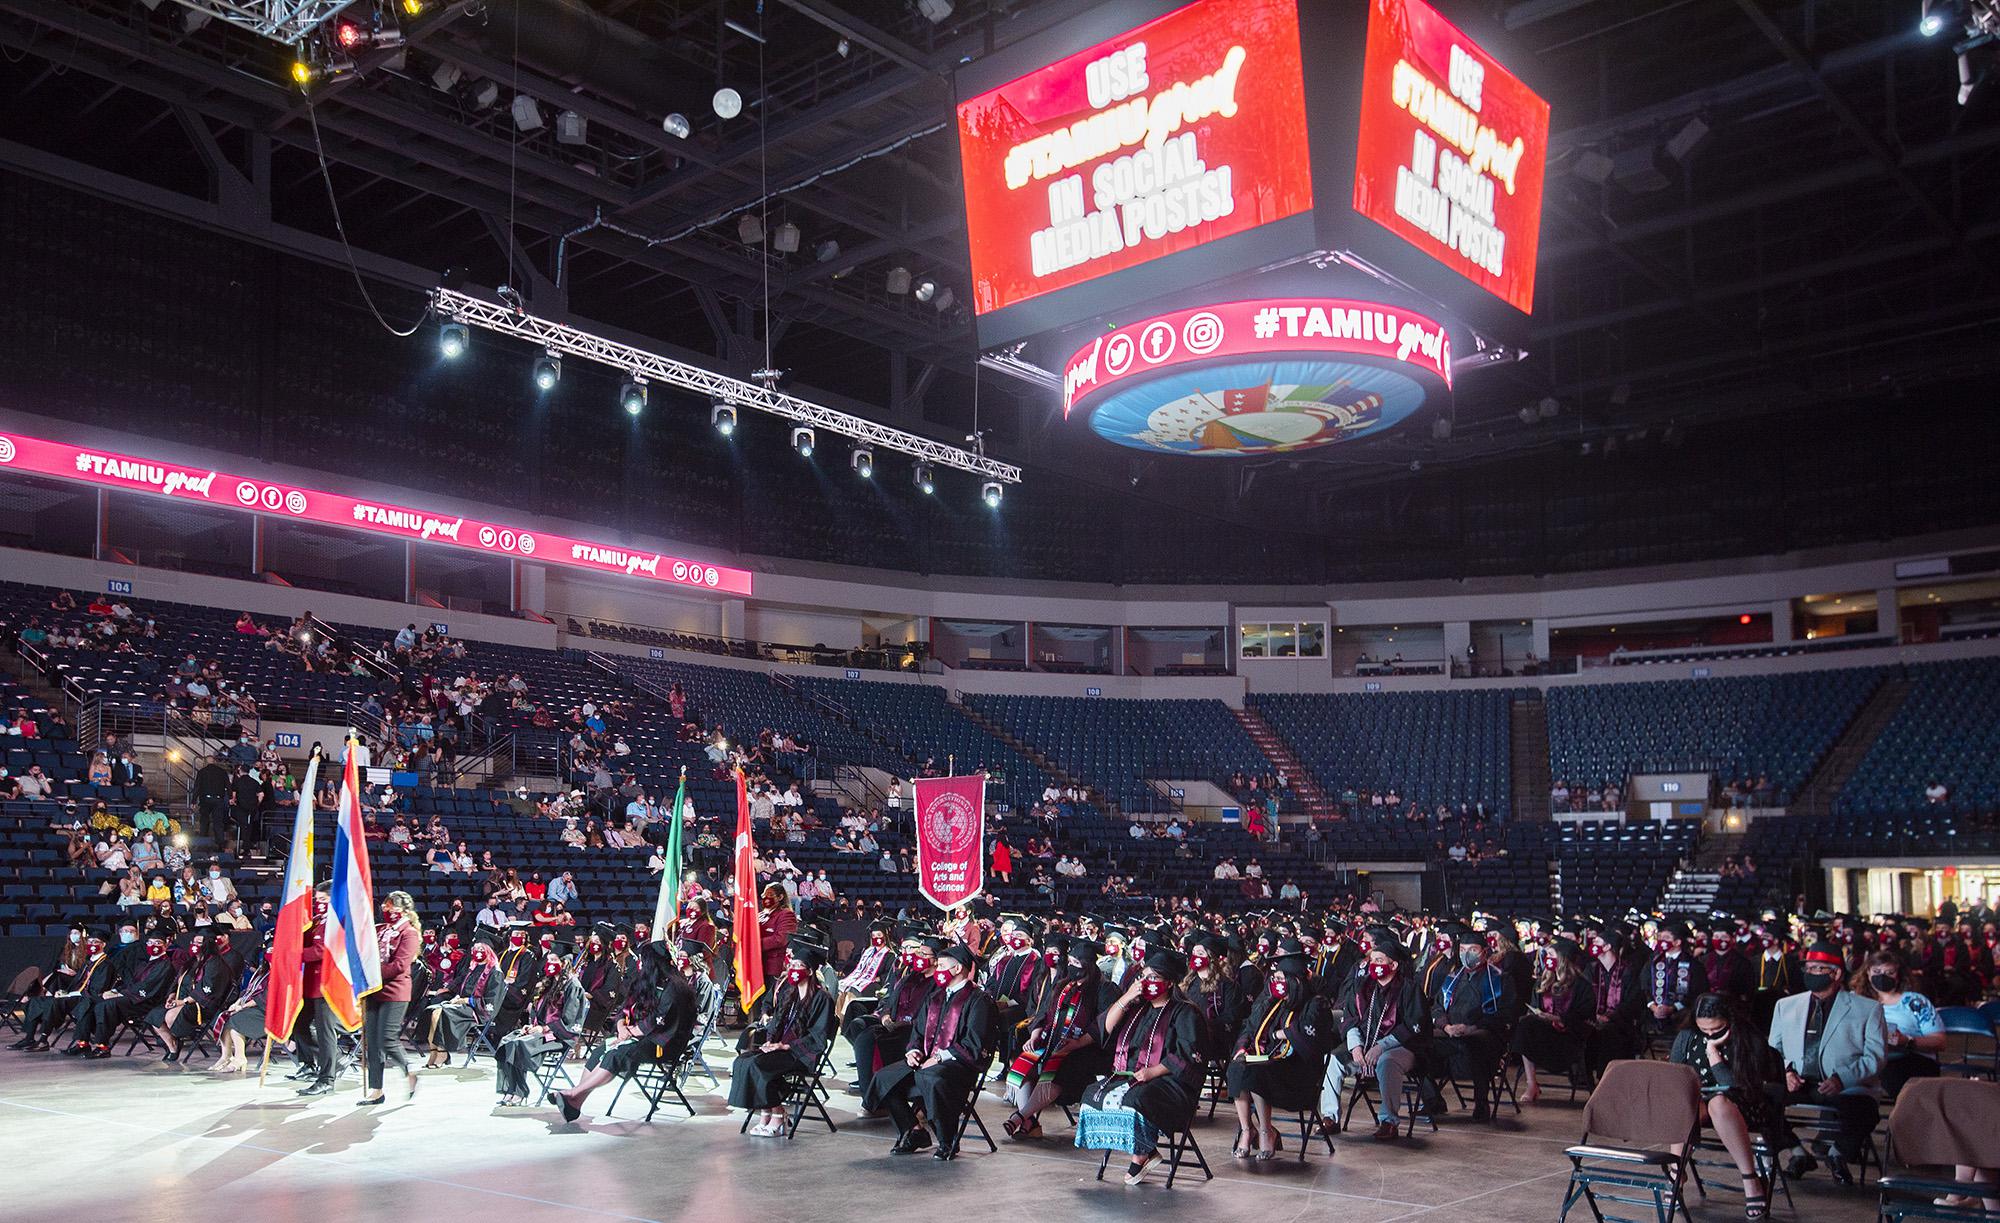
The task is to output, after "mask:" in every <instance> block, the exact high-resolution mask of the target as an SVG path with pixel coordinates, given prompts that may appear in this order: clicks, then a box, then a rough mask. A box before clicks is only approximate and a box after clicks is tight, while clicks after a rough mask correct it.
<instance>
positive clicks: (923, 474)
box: [910, 463, 937, 497]
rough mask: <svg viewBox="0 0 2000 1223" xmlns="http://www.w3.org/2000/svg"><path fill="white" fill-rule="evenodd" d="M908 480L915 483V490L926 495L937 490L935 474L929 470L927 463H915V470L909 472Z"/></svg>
mask: <svg viewBox="0 0 2000 1223" xmlns="http://www.w3.org/2000/svg"><path fill="white" fill-rule="evenodd" d="M910 482H911V483H912V484H915V485H916V486H917V491H918V492H920V493H922V494H923V495H924V496H926V497H928V496H930V495H931V494H932V493H934V492H936V491H937V476H936V475H935V474H934V473H933V472H932V471H931V465H930V464H929V463H919V464H917V470H916V471H915V472H914V473H912V474H911V476H910Z"/></svg>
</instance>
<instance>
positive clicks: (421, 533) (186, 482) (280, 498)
mask: <svg viewBox="0 0 2000 1223" xmlns="http://www.w3.org/2000/svg"><path fill="white" fill-rule="evenodd" d="M7 471H19V472H26V473H29V474H33V475H38V476H49V477H52V478H54V479H58V480H71V481H76V482H79V483H83V484H91V485H96V486H97V487H99V488H116V489H125V490H128V491H131V492H139V493H156V494H159V495H161V496H165V497H172V498H174V499H175V500H178V501H199V502H201V503H203V504H205V505H214V506H222V507H225V508H229V509H236V510H244V511H252V512H257V513H264V514H271V515H274V516H281V517H286V518H295V519H298V520H300V521H302V522H315V523H320V524H322V525H325V526H331V527H339V528H341V529H343V530H348V531H361V532H363V533H366V534H370V535H381V536H388V537H390V538H394V539H413V540H418V541H420V542H424V543H435V544H451V545H453V546H455V547H459V548H465V549H467V550H469V551H472V552H484V553H487V554H489V555H493V556H500V557H507V558H511V559H515V560H524V561H535V562H538V563H540V564H545V565H567V566H570V567H571V568H575V569H589V570H594V571H595V572H598V573H619V574H624V575H626V576H628V577H641V578H648V579H651V580H653V581H657V582H664V583H666V584H667V585H669V586H678V587H681V588H683V589H689V590H709V591H716V592H718V593H727V594H736V595H747V594H749V593H750V573H749V572H748V571H747V570H743V569H731V568H728V567H727V566H723V565H710V564H705V563H703V562H701V561H694V560H688V559H686V558H684V557H676V556H664V555H662V554H660V553H658V552H644V551H632V550H630V549H627V548H620V547H616V546H614V545H610V544H598V543H592V542H590V541H588V540H583V539H571V538H569V537H568V536H566V535H555V534H551V533H550V532H547V531H527V530H522V529H521V528H519V527H510V526H503V525H501V524H500V523H496V522H481V521H479V520H478V519H476V518H467V517H465V516H464V515H462V514H450V513H435V512H432V511H428V510H422V509H418V508H415V507H412V506H410V505H407V504H393V503H390V502H386V501H367V500H362V499H360V498H356V497H343V496H339V495H337V494H334V493H323V492H318V491H316V490H314V489H309V488H301V487H299V486H297V485H294V484H285V483H281V482H278V481H273V480H265V479H259V478H255V477H251V476H238V475H231V474H229V473H228V472H222V471H215V470H212V469H209V468H205V467H185V466H182V465H180V464H177V463H164V462H161V461H159V460H157V459H147V458H141V457H138V456H136V455H129V454H119V453H117V452H116V451H111V450H93V449H89V448H86V447H79V446H71V445H68V444H66V443H63V442H52V441H47V440H44V439H42V438H34V437H24V436H22V435H21V434H18V433H0V472H7Z"/></svg>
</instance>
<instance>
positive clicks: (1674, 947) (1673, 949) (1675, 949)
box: [1660, 943, 1681, 960]
mask: <svg viewBox="0 0 2000 1223" xmlns="http://www.w3.org/2000/svg"><path fill="white" fill-rule="evenodd" d="M1660 954H1661V955H1664V956H1666V957H1667V958H1668V959H1669V960H1678V959H1680V958H1681V947H1680V944H1679V943H1661V944H1660Z"/></svg>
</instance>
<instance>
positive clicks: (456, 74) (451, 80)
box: [431, 63, 465, 93]
mask: <svg viewBox="0 0 2000 1223" xmlns="http://www.w3.org/2000/svg"><path fill="white" fill-rule="evenodd" d="M464 79H465V69H463V68H461V67H459V66H458V65H457V64H446V63H440V64H439V65H438V66H437V67H435V68H433V69H431V84H433V85H435V86H437V87H438V89H439V90H441V91H443V92H445V93H450V92H451V91H452V90H454V89H456V88H458V83H459V82H460V81H461V80H464Z"/></svg>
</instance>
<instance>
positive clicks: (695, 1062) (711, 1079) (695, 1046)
mask: <svg viewBox="0 0 2000 1223" xmlns="http://www.w3.org/2000/svg"><path fill="white" fill-rule="evenodd" d="M721 1017H722V991H721V990H715V991H714V992H713V994H712V995H711V996H710V998H709V1000H708V1007H707V1009H706V1010H704V1011H703V1012H702V1016H701V1022H699V1023H697V1024H696V1025H695V1029H694V1039H693V1040H690V1041H689V1042H688V1051H687V1073H689V1074H700V1075H701V1076H702V1077H704V1078H706V1079H707V1080H708V1085H709V1086H710V1087H720V1086H722V1080H721V1079H719V1078H717V1077H715V1070H714V1068H713V1067H711V1066H710V1065H709V1064H708V1055H707V1053H706V1052H705V1051H704V1050H705V1047H706V1046H707V1044H708V1041H709V1038H710V1037H712V1036H714V1035H715V1025H716V1023H717V1022H718V1021H719V1020H720V1019H721Z"/></svg>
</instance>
